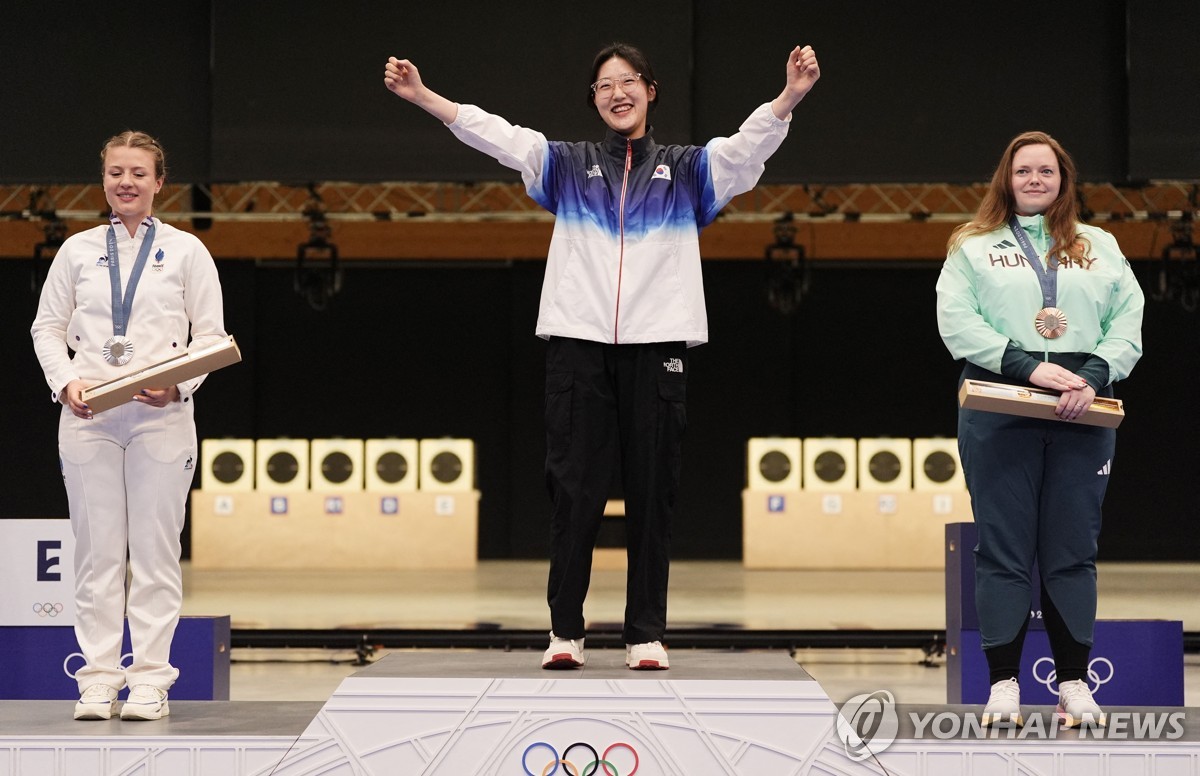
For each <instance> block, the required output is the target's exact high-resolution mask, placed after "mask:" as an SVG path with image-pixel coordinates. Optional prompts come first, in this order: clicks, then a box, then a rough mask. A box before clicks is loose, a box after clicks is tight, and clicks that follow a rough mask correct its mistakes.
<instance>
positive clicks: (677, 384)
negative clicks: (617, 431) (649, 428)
mask: <svg viewBox="0 0 1200 776" xmlns="http://www.w3.org/2000/svg"><path fill="white" fill-rule="evenodd" d="M658 404H659V408H658V440H657V441H658V449H659V451H660V453H661V454H662V455H664V456H665V457H666V463H667V467H668V470H669V472H670V477H671V482H672V483H673V486H674V487H673V488H672V490H674V488H675V487H678V483H679V475H680V467H681V463H682V457H681V450H682V445H683V432H684V431H686V430H687V383H686V382H684V381H682V380H661V379H660V380H659V381H658ZM672 500H673V499H672Z"/></svg>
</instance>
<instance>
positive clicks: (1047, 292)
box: [1008, 215, 1058, 307]
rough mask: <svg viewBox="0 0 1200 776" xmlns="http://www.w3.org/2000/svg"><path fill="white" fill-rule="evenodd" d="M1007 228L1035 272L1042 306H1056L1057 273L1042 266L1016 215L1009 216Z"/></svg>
mask: <svg viewBox="0 0 1200 776" xmlns="http://www.w3.org/2000/svg"><path fill="white" fill-rule="evenodd" d="M1008 228H1009V229H1011V230H1012V233H1013V237H1016V238H1017V243H1018V244H1019V245H1020V246H1021V251H1022V252H1023V253H1024V254H1025V258H1027V259H1029V266H1031V267H1033V271H1034V272H1036V273H1037V276H1038V283H1039V284H1040V285H1041V287H1042V307H1058V273H1057V272H1051V271H1050V270H1049V268H1047V267H1043V266H1042V259H1041V257H1040V256H1038V253H1037V251H1035V250H1034V249H1033V243H1031V242H1030V241H1029V235H1027V234H1025V230H1024V229H1022V228H1021V222H1020V221H1018V220H1017V217H1016V215H1013V216H1010V217H1009V219H1008Z"/></svg>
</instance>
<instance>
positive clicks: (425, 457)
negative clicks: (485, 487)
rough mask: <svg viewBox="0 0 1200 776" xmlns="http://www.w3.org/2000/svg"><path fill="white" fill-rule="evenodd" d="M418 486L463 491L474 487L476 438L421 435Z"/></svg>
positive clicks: (436, 489)
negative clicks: (423, 437)
mask: <svg viewBox="0 0 1200 776" xmlns="http://www.w3.org/2000/svg"><path fill="white" fill-rule="evenodd" d="M419 449H420V459H421V478H420V485H419V486H420V489H421V490H425V491H464V490H473V489H474V488H475V442H474V441H472V440H470V439H422V440H421V443H420V446H419Z"/></svg>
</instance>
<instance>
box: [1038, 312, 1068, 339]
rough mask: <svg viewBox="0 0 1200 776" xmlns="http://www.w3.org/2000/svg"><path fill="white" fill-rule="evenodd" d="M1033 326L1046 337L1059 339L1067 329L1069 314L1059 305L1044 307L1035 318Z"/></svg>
mask: <svg viewBox="0 0 1200 776" xmlns="http://www.w3.org/2000/svg"><path fill="white" fill-rule="evenodd" d="M1033 326H1034V328H1035V329H1037V332H1038V334H1041V335H1042V336H1043V337H1045V338H1046V339H1057V338H1059V337H1061V336H1062V335H1063V334H1065V333H1066V331H1067V314H1066V313H1064V312H1063V311H1062V310H1060V309H1058V308H1057V307H1043V308H1042V309H1041V310H1038V314H1037V317H1035V318H1034V319H1033Z"/></svg>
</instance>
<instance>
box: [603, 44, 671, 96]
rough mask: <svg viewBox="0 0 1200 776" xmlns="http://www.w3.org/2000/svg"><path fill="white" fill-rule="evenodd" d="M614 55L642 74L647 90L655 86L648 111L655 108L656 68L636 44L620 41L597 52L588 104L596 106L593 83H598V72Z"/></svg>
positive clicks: (656, 89)
mask: <svg viewBox="0 0 1200 776" xmlns="http://www.w3.org/2000/svg"><path fill="white" fill-rule="evenodd" d="M613 57H620V58H621V59H624V60H625V61H626V62H628V63H629V64H630V65H632V66H633V69H634V71H635V72H638V73H641V74H642V80H643V81H645V82H646V89H647V92H648V91H649V88H650V87H651V86H653V87H654V96H653V97H651V98H650V102H649V104H648V106H647V112H649V111H652V110H654V106H655V105H657V104H658V81H656V80H655V78H654V68H653V67H651V66H650V60H649V59H646V55H645V54H643V53H642V52H641V49H639V48H637V47H636V46H631V45H629V44H628V43H619V42H614V43H609V44H608V45H607V46H605V47H604V48H602V49H600V51H598V52H597V53H596V58H595V59H593V60H592V77H591V79H590V80H589V81H588V93H587V104H588V106H589V107H591V108H595V107H596V95H595V94H593V93H592V84H594V83H596V74H597V73H599V72H600V68H601V67H602V66H603V65H604V63H605V62H607V61H608V60H610V59H612V58H613Z"/></svg>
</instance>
